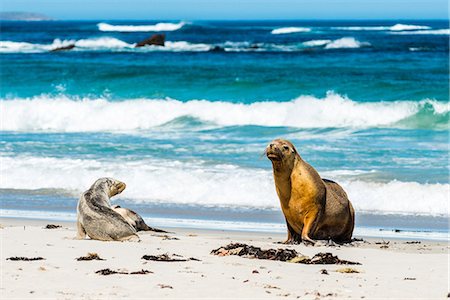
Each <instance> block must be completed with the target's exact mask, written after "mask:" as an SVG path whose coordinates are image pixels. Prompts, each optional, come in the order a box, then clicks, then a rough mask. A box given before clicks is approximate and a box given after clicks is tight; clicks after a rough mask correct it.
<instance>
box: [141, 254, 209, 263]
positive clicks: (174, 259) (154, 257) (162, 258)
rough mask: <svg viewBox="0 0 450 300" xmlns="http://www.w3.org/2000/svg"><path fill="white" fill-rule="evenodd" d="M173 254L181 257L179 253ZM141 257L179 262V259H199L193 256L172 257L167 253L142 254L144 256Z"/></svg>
mask: <svg viewBox="0 0 450 300" xmlns="http://www.w3.org/2000/svg"><path fill="white" fill-rule="evenodd" d="M173 256H178V257H181V256H180V255H173ZM142 259H145V260H153V261H166V262H179V261H190V260H194V261H200V260H199V259H197V258H194V257H191V258H173V257H170V256H169V255H168V254H160V255H144V256H142Z"/></svg>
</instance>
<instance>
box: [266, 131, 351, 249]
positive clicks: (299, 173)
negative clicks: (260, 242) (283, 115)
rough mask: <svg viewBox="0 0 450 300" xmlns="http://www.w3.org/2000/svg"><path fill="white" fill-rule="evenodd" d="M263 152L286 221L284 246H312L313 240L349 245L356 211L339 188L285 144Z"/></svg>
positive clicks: (272, 145) (277, 142) (278, 143)
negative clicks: (271, 169)
mask: <svg viewBox="0 0 450 300" xmlns="http://www.w3.org/2000/svg"><path fill="white" fill-rule="evenodd" d="M265 152H266V155H267V158H268V159H270V160H271V161H272V167H273V176H274V179H275V187H276V190H277V194H278V197H279V199H280V203H281V209H282V211H283V214H284V216H285V218H286V224H287V229H288V238H287V240H286V241H285V243H299V242H301V241H303V242H305V243H312V244H314V243H315V241H314V239H318V240H332V241H335V242H338V243H344V242H350V241H351V238H352V234H353V228H354V224H355V211H354V209H353V206H352V204H351V203H350V201H349V199H348V197H347V194H346V193H345V191H344V190H343V189H342V187H341V186H340V185H339V184H337V183H336V182H334V181H331V180H328V179H322V178H321V177H320V176H319V174H318V173H317V171H316V170H315V169H314V168H313V167H312V166H310V165H309V164H308V163H306V162H305V161H304V160H303V159H302V158H301V157H300V155H299V154H298V152H297V150H296V149H295V147H294V145H293V144H292V143H291V142H289V141H287V140H283V139H276V140H274V141H272V142H270V144H269V145H268V146H267V147H266V151H265Z"/></svg>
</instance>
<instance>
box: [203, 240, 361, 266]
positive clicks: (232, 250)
mask: <svg viewBox="0 0 450 300" xmlns="http://www.w3.org/2000/svg"><path fill="white" fill-rule="evenodd" d="M211 254H214V255H218V256H227V255H238V256H245V257H248V258H258V259H268V260H279V261H287V262H291V263H300V264H306V265H319V264H322V265H328V264H336V265H360V263H358V262H352V261H347V260H341V259H339V258H338V257H337V256H333V254H331V253H317V254H316V255H314V256H313V257H312V258H309V257H307V256H305V255H301V254H300V253H297V251H295V250H293V249H268V250H262V249H261V248H259V247H254V246H250V245H246V244H240V243H234V244H233V243H232V244H229V245H227V246H225V247H220V248H218V249H215V250H212V251H211Z"/></svg>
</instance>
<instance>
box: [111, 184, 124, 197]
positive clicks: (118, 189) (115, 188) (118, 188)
mask: <svg viewBox="0 0 450 300" xmlns="http://www.w3.org/2000/svg"><path fill="white" fill-rule="evenodd" d="M126 187H127V185H126V184H125V183H124V182H122V181H119V180H115V181H114V183H113V185H112V186H111V196H114V195H117V194H120V193H122V192H123V190H124V189H125V188H126Z"/></svg>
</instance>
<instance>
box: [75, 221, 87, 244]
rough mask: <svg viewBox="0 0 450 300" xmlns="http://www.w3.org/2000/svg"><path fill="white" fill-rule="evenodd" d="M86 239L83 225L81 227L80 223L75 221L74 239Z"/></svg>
mask: <svg viewBox="0 0 450 300" xmlns="http://www.w3.org/2000/svg"><path fill="white" fill-rule="evenodd" d="M85 238H86V230H85V229H84V227H83V225H81V223H80V221H78V220H77V236H76V237H75V239H77V240H84V239H85Z"/></svg>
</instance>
